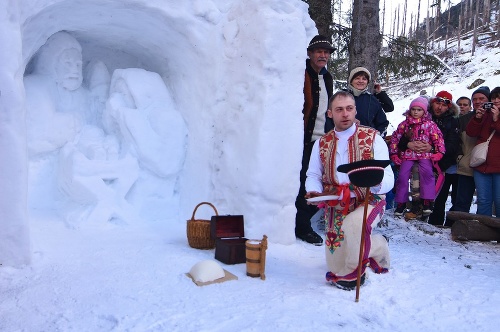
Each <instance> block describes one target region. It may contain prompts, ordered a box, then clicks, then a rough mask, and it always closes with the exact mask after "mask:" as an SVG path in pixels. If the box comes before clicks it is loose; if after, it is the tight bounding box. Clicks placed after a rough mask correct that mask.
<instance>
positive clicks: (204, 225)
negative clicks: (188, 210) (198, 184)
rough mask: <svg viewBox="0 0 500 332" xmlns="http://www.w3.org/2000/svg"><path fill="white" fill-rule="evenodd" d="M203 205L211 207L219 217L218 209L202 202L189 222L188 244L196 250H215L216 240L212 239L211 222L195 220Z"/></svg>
mask: <svg viewBox="0 0 500 332" xmlns="http://www.w3.org/2000/svg"><path fill="white" fill-rule="evenodd" d="M203 204H207V205H210V206H211V207H212V208H213V209H214V211H215V215H216V216H218V215H219V213H218V212H217V209H216V208H215V206H213V205H212V204H211V203H208V202H201V203H200V204H198V205H196V207H195V208H194V211H193V215H192V216H191V219H189V220H188V221H187V238H188V243H189V246H190V247H192V248H196V249H213V248H215V239H212V238H211V237H210V220H206V219H194V215H195V213H196V210H197V209H198V208H199V207H200V206H201V205H203Z"/></svg>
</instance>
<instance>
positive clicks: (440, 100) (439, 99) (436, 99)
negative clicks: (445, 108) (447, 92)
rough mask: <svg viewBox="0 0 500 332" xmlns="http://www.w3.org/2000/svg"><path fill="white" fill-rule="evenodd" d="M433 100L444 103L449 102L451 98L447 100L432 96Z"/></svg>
mask: <svg viewBox="0 0 500 332" xmlns="http://www.w3.org/2000/svg"><path fill="white" fill-rule="evenodd" d="M434 101H436V102H438V103H445V104H446V105H449V104H451V100H449V99H448V98H442V97H436V98H434Z"/></svg>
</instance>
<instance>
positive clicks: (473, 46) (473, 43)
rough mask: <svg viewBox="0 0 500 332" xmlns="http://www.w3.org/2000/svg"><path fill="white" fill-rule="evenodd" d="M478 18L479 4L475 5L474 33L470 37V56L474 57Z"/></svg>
mask: <svg viewBox="0 0 500 332" xmlns="http://www.w3.org/2000/svg"><path fill="white" fill-rule="evenodd" d="M478 16H479V4H478V3H476V12H475V14H474V32H473V37H472V50H471V56H474V53H475V52H476V43H477V23H478V22H477V20H478Z"/></svg>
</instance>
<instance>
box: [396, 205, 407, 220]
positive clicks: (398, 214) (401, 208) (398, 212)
mask: <svg viewBox="0 0 500 332" xmlns="http://www.w3.org/2000/svg"><path fill="white" fill-rule="evenodd" d="M405 209H406V203H398V204H397V206H396V210H395V211H394V216H396V217H401V216H402V215H403V214H404V212H405Z"/></svg>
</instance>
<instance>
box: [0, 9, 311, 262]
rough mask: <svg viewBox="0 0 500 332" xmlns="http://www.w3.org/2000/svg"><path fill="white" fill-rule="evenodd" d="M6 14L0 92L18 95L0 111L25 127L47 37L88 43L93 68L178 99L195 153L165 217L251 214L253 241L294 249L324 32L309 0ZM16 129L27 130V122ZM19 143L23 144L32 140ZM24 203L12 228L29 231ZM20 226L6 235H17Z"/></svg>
mask: <svg viewBox="0 0 500 332" xmlns="http://www.w3.org/2000/svg"><path fill="white" fill-rule="evenodd" d="M1 6H2V13H3V14H2V16H1V17H0V24H1V27H2V31H12V33H11V34H9V36H8V38H3V39H0V42H1V43H4V45H2V47H1V49H2V51H0V60H2V61H4V63H6V65H5V66H4V72H3V73H0V74H5V73H6V74H7V75H6V76H8V77H9V79H10V80H7V81H4V82H3V83H1V84H2V85H1V86H0V88H2V87H4V86H5V85H6V84H7V85H10V87H14V89H13V95H12V96H7V97H9V98H3V100H2V101H1V102H2V103H3V105H2V107H3V106H7V107H9V108H10V110H11V111H12V113H13V114H14V113H15V112H17V115H16V116H17V117H19V116H21V118H17V120H22V116H23V114H24V102H25V101H24V99H23V98H24V96H23V93H24V91H23V88H22V75H23V73H24V72H25V70H28V71H29V69H30V68H29V67H27V66H28V64H29V62H30V59H31V58H32V57H33V55H34V54H35V53H36V52H37V50H38V49H39V48H40V47H41V46H42V45H43V44H44V43H45V42H46V41H47V39H48V38H49V37H50V36H51V35H53V34H54V33H56V32H58V31H67V32H69V33H70V34H71V35H72V36H74V37H75V38H76V39H77V40H78V41H79V42H80V44H81V45H82V50H83V62H84V63H85V64H86V63H89V62H90V61H92V60H95V59H99V60H101V61H103V62H104V63H105V64H106V66H107V67H108V68H109V70H110V71H113V70H114V69H117V68H130V67H133V68H142V69H145V70H148V71H152V72H156V73H158V74H159V75H160V76H161V77H162V79H163V80H164V82H165V84H166V86H167V87H168V89H169V90H170V91H171V93H172V96H173V99H174V101H175V103H176V105H177V108H178V110H179V112H181V114H182V116H183V117H184V119H185V121H186V124H187V127H188V132H189V139H188V146H189V148H188V149H187V151H186V160H185V163H184V167H183V170H182V174H181V176H180V182H179V186H178V188H177V192H178V195H179V198H180V203H179V204H178V205H177V206H176V209H175V211H174V213H172V211H168V212H169V214H168V215H165V217H171V218H172V219H175V220H180V221H181V222H182V221H183V220H185V219H186V217H189V215H190V212H191V211H192V209H193V207H194V206H195V205H196V204H197V203H199V202H201V201H207V200H208V201H211V202H213V203H214V204H215V205H217V207H218V209H219V211H221V212H222V213H231V214H244V215H245V221H246V224H245V227H246V233H247V236H253V237H260V236H262V234H264V233H266V234H267V235H268V236H269V239H270V241H271V242H280V243H290V242H292V241H293V240H294V234H293V227H294V225H293V219H294V214H295V208H294V206H293V202H294V198H295V197H294V196H295V193H296V190H297V187H298V176H297V174H298V171H299V169H300V157H301V156H300V154H301V135H302V133H301V131H302V123H301V122H302V119H301V113H300V110H301V108H302V80H303V68H304V59H305V56H306V54H305V46H306V45H307V42H308V41H309V39H310V38H311V37H312V36H313V35H314V34H316V29H315V27H314V23H313V22H312V20H310V18H309V16H308V14H307V6H306V5H305V4H304V3H303V2H302V1H299V0H296V1H290V2H283V1H279V0H270V1H257V0H250V1H249V0H232V1H227V0H208V1H207V0H191V1H176V0H171V1H168V0H167V1H165V0H106V1H102V0H21V1H19V2H17V1H16V2H6V3H5V2H3V3H2V5H1ZM3 9H5V10H3ZM3 28H6V30H5V29H3ZM285 34H287V35H289V34H292V35H294V43H293V44H290V43H287V44H284V43H283V42H281V40H282V36H283V35H285ZM6 45H8V46H9V47H4V46H6ZM6 50H8V52H7V51H6ZM285 82H287V83H286V84H284V83H285ZM289 82H296V83H289ZM11 90H12V89H11ZM2 91H5V89H2ZM2 97H4V96H2ZM7 99H8V100H10V101H9V104H5V101H6V100H7ZM16 110H17V111H16ZM284 112H289V113H290V114H293V115H292V116H290V117H288V116H283V114H284ZM277 114H280V115H279V116H277ZM4 124H5V125H10V124H7V123H4ZM4 124H3V125H4ZM16 126H17V127H18V129H19V132H22V131H23V130H24V129H23V124H22V121H19V123H16ZM284 129H285V130H284ZM2 139H3V138H2ZM16 139H18V141H19V145H20V146H22V145H23V144H24V143H23V139H24V140H25V138H22V137H16ZM283 142H287V144H286V145H283V144H282V143H283ZM288 143H289V144H288ZM14 150H15V149H14V148H12V149H10V150H9V151H8V152H9V153H11V154H13V155H14V154H15V153H16V152H15V151H14ZM17 150H19V149H17ZM17 157H18V158H17V159H19V161H20V163H21V164H22V160H23V157H22V156H17ZM283 161H286V162H285V163H283ZM269 165H273V166H276V165H283V167H269ZM15 171H16V170H15V169H14V168H12V170H11V173H15ZM25 176H26V174H25V175H24V176H23V177H22V178H23V179H25ZM23 181H24V180H23ZM24 182H26V181H24ZM18 194H19V195H23V192H22V189H19V193H18ZM23 204H24V203H23V200H20V203H19V204H17V205H16V207H15V209H17V212H15V211H14V213H13V215H15V217H14V218H6V219H9V220H14V221H13V223H16V224H18V223H21V224H26V221H25V218H26V216H25V212H21V213H19V211H20V209H22V210H23V211H24V210H25V209H26V208H22V206H23ZM11 210H12V209H11ZM4 213H5V214H6V215H7V216H9V214H11V213H10V212H9V211H7V212H4ZM4 223H5V222H4ZM15 228H16V227H14V228H13V229H14V230H12V232H11V234H6V235H5V237H6V238H7V237H10V236H11V235H13V234H16V232H17V234H18V233H19V232H20V231H19V230H18V229H15ZM25 228H26V227H25ZM0 240H1V239H0ZM0 242H2V241H0ZM20 243H21V242H18V244H20ZM23 246H24V247H25V245H24V244H23ZM3 251H4V250H3V248H0V252H3ZM12 255H15V254H12ZM0 259H1V257H0ZM5 261H7V260H5Z"/></svg>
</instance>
